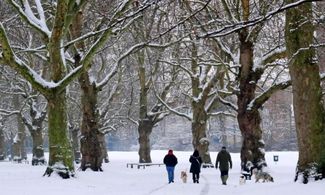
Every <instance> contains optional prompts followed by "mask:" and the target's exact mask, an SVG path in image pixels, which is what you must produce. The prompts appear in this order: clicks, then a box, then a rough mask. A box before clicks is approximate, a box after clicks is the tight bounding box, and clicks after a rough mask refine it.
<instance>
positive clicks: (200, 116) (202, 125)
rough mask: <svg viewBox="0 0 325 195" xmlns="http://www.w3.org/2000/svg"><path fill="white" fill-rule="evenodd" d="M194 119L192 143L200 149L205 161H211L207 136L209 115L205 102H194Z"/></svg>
mask: <svg viewBox="0 0 325 195" xmlns="http://www.w3.org/2000/svg"><path fill="white" fill-rule="evenodd" d="M192 108H193V121H192V137H193V140H192V144H193V148H194V149H197V150H198V151H199V154H200V156H201V158H202V161H203V162H204V163H211V157H210V153H209V144H210V142H209V140H208V138H207V134H206V130H207V122H208V115H207V113H206V111H205V109H204V103H202V102H195V101H194V102H192Z"/></svg>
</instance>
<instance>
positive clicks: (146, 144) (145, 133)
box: [138, 119, 153, 163]
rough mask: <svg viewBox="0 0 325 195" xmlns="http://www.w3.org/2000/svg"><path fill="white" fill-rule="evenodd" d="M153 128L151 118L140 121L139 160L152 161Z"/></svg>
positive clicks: (141, 161)
mask: <svg viewBox="0 0 325 195" xmlns="http://www.w3.org/2000/svg"><path fill="white" fill-rule="evenodd" d="M152 129H153V123H152V122H151V121H150V120H149V119H144V120H141V121H139V127H138V133H139V162H140V163H151V162H152V161H151V156H150V152H151V146H150V134H151V132H152Z"/></svg>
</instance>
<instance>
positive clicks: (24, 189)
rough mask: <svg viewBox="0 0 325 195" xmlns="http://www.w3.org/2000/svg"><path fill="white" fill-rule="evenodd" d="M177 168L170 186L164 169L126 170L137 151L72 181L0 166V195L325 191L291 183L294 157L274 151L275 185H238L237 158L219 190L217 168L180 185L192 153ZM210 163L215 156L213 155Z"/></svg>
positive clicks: (181, 156) (34, 169)
mask: <svg viewBox="0 0 325 195" xmlns="http://www.w3.org/2000/svg"><path fill="white" fill-rule="evenodd" d="M175 153H176V156H177V157H178V162H179V163H178V164H177V166H176V169H175V183H172V184H168V182H167V181H168V180H167V171H166V169H165V167H163V166H161V167H155V166H153V167H147V168H145V169H137V168H133V169H131V168H127V167H126V163H127V162H136V161H137V159H138V154H137V152H110V153H109V155H110V163H108V164H104V165H103V169H104V172H92V171H86V172H83V171H77V172H76V177H75V178H72V179H68V180H62V179H61V178H60V177H58V176H55V175H53V176H51V177H42V175H43V173H44V171H45V168H46V166H31V165H30V164H17V163H11V162H0V194H1V195H44V194H46V195H58V194H60V195H89V194H109V195H130V194H132V195H216V194H217V195H233V194H240V195H274V194H280V195H282V194H285V195H306V194H322V193H323V192H324V191H325V185H324V182H325V181H324V180H322V181H317V182H314V183H310V184H308V185H303V184H299V183H294V182H293V176H294V173H295V165H296V163H297V159H298V155H297V153H296V152H274V153H276V154H277V155H280V160H279V162H278V163H276V164H275V163H274V162H272V159H273V158H272V157H273V154H274V153H267V156H266V158H267V159H268V165H269V170H270V172H271V173H272V175H273V176H274V180H275V182H274V183H255V182H254V181H247V182H246V184H245V185H239V175H240V155H239V154H238V153H236V154H232V158H233V164H234V167H233V169H232V170H230V172H229V179H228V182H227V183H228V185H226V186H225V185H222V184H221V180H220V173H219V170H217V169H212V168H206V169H202V170H201V174H200V176H201V179H200V183H199V184H197V183H192V177H191V174H190V173H188V175H189V176H188V182H187V183H183V182H182V181H181V179H180V172H181V171H184V170H186V171H187V172H188V170H189V166H190V163H189V161H188V159H189V156H190V155H191V154H192V152H177V151H176V152H175ZM165 154H166V151H153V152H152V158H153V161H154V162H157V163H160V162H161V161H162V158H163V156H164V155H165ZM211 158H212V159H215V158H216V153H212V155H211Z"/></svg>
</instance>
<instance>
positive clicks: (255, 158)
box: [237, 30, 267, 171]
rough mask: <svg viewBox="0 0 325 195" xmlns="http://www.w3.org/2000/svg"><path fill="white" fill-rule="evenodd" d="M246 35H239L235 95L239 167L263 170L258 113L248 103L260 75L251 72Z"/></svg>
mask: <svg viewBox="0 0 325 195" xmlns="http://www.w3.org/2000/svg"><path fill="white" fill-rule="evenodd" d="M247 36H248V33H247V32H246V31H245V30H243V31H242V32H241V33H240V34H239V37H240V38H239V39H240V64H241V69H240V74H239V88H240V92H239V94H238V95H237V105H238V115H237V120H238V124H239V129H240V131H241V134H242V137H243V144H242V148H241V154H240V157H241V166H242V169H243V170H246V171H248V170H250V169H251V168H252V167H256V168H258V169H263V167H264V166H267V164H266V162H265V153H264V141H263V140H262V130H261V127H260V123H261V117H260V113H259V111H258V110H257V108H255V109H251V107H250V103H251V101H252V100H253V99H254V98H255V90H256V83H257V82H258V80H259V79H260V73H258V72H256V71H255V70H253V50H254V46H253V44H252V43H251V42H250V41H249V40H247Z"/></svg>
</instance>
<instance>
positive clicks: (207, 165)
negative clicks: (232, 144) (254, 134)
mask: <svg viewBox="0 0 325 195" xmlns="http://www.w3.org/2000/svg"><path fill="white" fill-rule="evenodd" d="M202 168H214V165H213V164H212V163H202Z"/></svg>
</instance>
